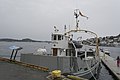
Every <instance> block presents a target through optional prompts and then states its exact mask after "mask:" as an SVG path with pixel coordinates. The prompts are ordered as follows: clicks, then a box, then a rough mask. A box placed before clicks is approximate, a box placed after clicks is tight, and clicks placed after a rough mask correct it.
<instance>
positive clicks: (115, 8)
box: [0, 0, 120, 40]
mask: <svg viewBox="0 0 120 80" xmlns="http://www.w3.org/2000/svg"><path fill="white" fill-rule="evenodd" d="M119 4H120V0H0V38H13V39H23V38H31V39H34V40H50V38H51V33H52V32H53V31H54V26H56V27H57V28H58V29H59V30H61V31H64V25H66V26H67V29H68V27H69V26H70V28H74V27H75V19H74V18H75V17H74V9H76V8H77V9H80V11H81V12H82V13H83V14H84V15H86V16H88V17H89V19H88V20H87V19H85V18H83V17H80V24H79V27H80V29H87V30H90V31H93V32H95V33H97V34H98V36H99V37H103V36H114V35H118V34H120V20H119V19H120V9H119V8H120V5H119Z"/></svg>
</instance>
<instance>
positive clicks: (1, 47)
mask: <svg viewBox="0 0 120 80" xmlns="http://www.w3.org/2000/svg"><path fill="white" fill-rule="evenodd" d="M10 46H18V47H22V48H23V49H22V50H19V51H18V53H17V57H16V59H17V60H19V59H20V55H21V53H35V52H36V51H37V49H38V48H46V49H47V53H48V54H49V53H51V44H50V43H45V42H0V57H5V58H10V55H11V53H12V50H11V49H9V47H10ZM100 48H103V49H107V50H108V51H110V56H111V57H113V58H114V59H116V57H117V56H119V55H120V48H119V47H100ZM98 80H114V79H113V78H112V76H111V75H110V73H109V72H108V71H107V70H106V68H105V67H104V66H103V65H102V68H101V71H100V74H99V79H98Z"/></svg>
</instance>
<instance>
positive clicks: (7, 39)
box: [0, 38, 51, 43]
mask: <svg viewBox="0 0 120 80" xmlns="http://www.w3.org/2000/svg"><path fill="white" fill-rule="evenodd" d="M0 42H47V43H51V41H37V40H32V39H29V38H25V39H22V40H18V39H9V38H3V39H0Z"/></svg>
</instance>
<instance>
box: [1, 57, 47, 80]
mask: <svg viewBox="0 0 120 80" xmlns="http://www.w3.org/2000/svg"><path fill="white" fill-rule="evenodd" d="M2 59H3V58H2ZM2 59H0V80H48V79H47V78H46V76H48V72H47V71H42V70H37V69H33V68H30V67H25V66H21V65H17V64H14V63H11V62H6V61H3V60H2Z"/></svg>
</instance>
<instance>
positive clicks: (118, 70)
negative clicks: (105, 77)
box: [100, 53, 120, 80]
mask: <svg viewBox="0 0 120 80" xmlns="http://www.w3.org/2000/svg"><path fill="white" fill-rule="evenodd" d="M100 56H101V60H102V62H103V64H104V65H105V66H106V68H107V69H108V70H109V71H110V72H111V73H112V74H113V76H114V77H115V78H116V80H120V67H117V64H116V63H117V62H116V60H115V59H114V58H112V57H110V56H108V55H106V54H104V53H100Z"/></svg>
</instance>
